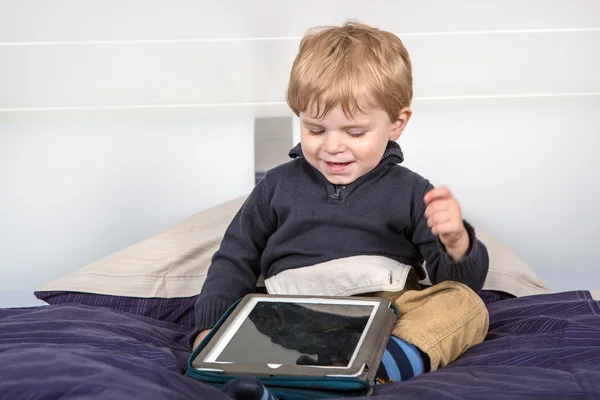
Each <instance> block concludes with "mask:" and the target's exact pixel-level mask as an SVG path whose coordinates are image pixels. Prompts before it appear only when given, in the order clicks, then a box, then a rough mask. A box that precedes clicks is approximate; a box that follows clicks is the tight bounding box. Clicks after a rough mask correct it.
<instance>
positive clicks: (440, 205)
mask: <svg viewBox="0 0 600 400" xmlns="http://www.w3.org/2000/svg"><path fill="white" fill-rule="evenodd" d="M449 209H450V203H449V202H448V201H447V200H435V201H432V202H431V203H429V205H428V206H427V208H426V209H425V218H429V217H431V216H432V215H434V214H437V213H440V212H445V211H448V210H449Z"/></svg>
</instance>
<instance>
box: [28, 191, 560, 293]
mask: <svg viewBox="0 0 600 400" xmlns="http://www.w3.org/2000/svg"><path fill="white" fill-rule="evenodd" d="M245 199H246V196H242V197H238V198H236V199H233V200H231V201H228V202H226V203H223V204H220V205H218V206H216V207H213V208H210V209H207V210H205V211H202V212H200V213H198V214H195V215H192V216H191V217H188V218H186V219H184V220H183V221H180V222H179V223H177V224H175V225H173V226H172V227H170V228H168V229H167V230H165V231H163V232H161V233H159V234H157V235H154V236H152V237H150V238H148V239H146V240H143V241H141V242H139V243H137V244H135V245H133V246H130V247H128V248H125V249H123V250H120V251H118V252H116V253H114V254H111V255H109V256H107V257H105V258H102V259H100V260H98V261H96V262H93V263H91V264H89V265H87V266H85V267H83V268H81V269H79V270H76V271H74V272H72V273H70V274H68V275H66V276H64V277H61V278H59V279H57V280H55V281H52V282H49V283H47V284H45V285H43V286H42V287H41V288H39V289H38V290H39V291H76V292H86V293H96V294H105V295H115V296H132V297H163V298H171V297H189V296H194V295H197V294H198V293H199V292H200V289H201V287H202V285H203V283H204V280H205V279H206V272H207V270H208V267H209V265H210V260H211V258H212V255H213V254H214V252H215V251H216V250H217V249H218V247H219V244H220V242H221V239H222V237H223V234H224V232H225V230H226V229H227V226H228V225H229V223H230V222H231V220H232V219H233V217H234V216H235V214H236V213H237V211H238V210H239V208H240V207H241V206H242V204H243V202H244V201H245ZM475 229H476V231H477V235H478V237H479V238H480V239H481V241H482V242H483V243H484V244H485V245H486V246H487V248H488V252H489V254H490V271H489V274H488V278H487V280H486V283H485V286H484V289H487V290H499V291H503V292H507V293H510V294H512V295H515V296H526V295H532V294H541V293H548V292H549V290H548V289H547V288H546V287H545V286H544V284H543V282H542V281H541V279H540V278H539V277H538V276H537V275H536V274H535V273H534V272H533V270H532V269H531V268H529V266H528V265H527V264H526V263H525V262H523V260H521V259H520V258H519V257H518V256H517V255H516V254H515V253H514V252H513V251H512V250H510V249H509V248H508V247H507V246H505V245H503V244H501V243H500V242H498V241H497V240H496V239H494V238H493V237H492V236H491V235H490V234H489V233H487V232H486V231H484V230H482V229H480V228H478V227H475Z"/></svg>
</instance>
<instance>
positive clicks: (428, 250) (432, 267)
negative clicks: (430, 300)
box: [412, 182, 489, 292]
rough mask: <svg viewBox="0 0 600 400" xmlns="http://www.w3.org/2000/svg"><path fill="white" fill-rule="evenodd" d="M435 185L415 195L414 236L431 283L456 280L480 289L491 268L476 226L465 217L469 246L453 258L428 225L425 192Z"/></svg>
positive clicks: (428, 185)
mask: <svg viewBox="0 0 600 400" xmlns="http://www.w3.org/2000/svg"><path fill="white" fill-rule="evenodd" d="M431 189H433V186H432V185H431V184H430V183H429V182H427V185H426V187H425V189H424V190H417V191H415V198H413V212H414V214H413V227H414V229H413V237H412V242H413V243H414V245H415V246H417V248H418V249H419V251H420V253H421V255H422V256H423V259H424V260H425V268H426V269H427V274H428V275H429V279H430V281H431V283H432V284H434V285H435V284H437V283H440V282H443V281H455V282H459V283H463V284H465V285H467V286H469V287H470V288H471V289H472V290H473V291H475V292H479V291H480V290H481V289H482V288H483V285H484V283H485V279H486V277H487V273H488V268H489V256H488V252H487V248H486V247H485V245H484V244H483V243H481V241H479V240H478V239H477V237H476V234H475V230H474V229H473V227H472V226H471V225H470V224H469V223H468V222H466V221H463V223H464V225H465V228H466V230H467V233H468V235H469V249H468V250H467V254H466V255H465V256H464V257H463V258H462V260H459V261H454V260H453V259H452V258H451V257H450V256H449V255H448V253H447V252H446V249H445V247H444V245H443V244H442V242H441V241H440V240H439V238H438V237H437V236H435V235H434V234H433V233H432V232H431V229H430V228H429V227H428V226H427V218H426V217H425V201H424V197H425V194H426V193H427V192H428V191H429V190H431Z"/></svg>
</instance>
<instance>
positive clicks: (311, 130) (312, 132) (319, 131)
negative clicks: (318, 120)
mask: <svg viewBox="0 0 600 400" xmlns="http://www.w3.org/2000/svg"><path fill="white" fill-rule="evenodd" d="M308 132H309V133H310V134H311V135H320V134H321V133H323V132H325V131H323V130H316V129H309V130H308Z"/></svg>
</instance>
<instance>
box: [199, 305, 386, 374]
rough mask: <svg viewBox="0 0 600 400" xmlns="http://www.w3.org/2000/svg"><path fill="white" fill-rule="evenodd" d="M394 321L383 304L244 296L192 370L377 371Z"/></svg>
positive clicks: (277, 371)
mask: <svg viewBox="0 0 600 400" xmlns="http://www.w3.org/2000/svg"><path fill="white" fill-rule="evenodd" d="M394 322H395V315H394V313H393V311H392V310H391V308H390V302H389V300H387V299H383V298H375V297H315V296H291V295H290V296H279V295H277V296H274V295H263V294H250V295H248V296H246V297H244V299H243V300H242V301H241V302H240V303H239V304H238V305H237V307H236V308H235V309H234V310H233V312H231V314H230V315H228V316H227V317H226V319H225V321H224V323H223V324H222V325H221V326H220V327H219V326H217V327H215V329H214V330H213V331H214V332H212V333H214V336H213V337H212V338H210V340H209V341H208V343H207V344H206V345H205V347H204V348H203V349H202V350H201V351H200V352H199V353H198V356H197V357H196V358H195V359H194V360H193V362H192V366H193V367H194V368H196V369H198V370H203V371H212V372H222V373H224V374H232V375H254V376H261V375H264V376H280V375H287V376H349V377H357V376H360V375H364V374H366V373H367V371H366V370H369V369H375V370H376V369H377V367H378V365H379V362H380V358H381V355H382V354H383V350H384V349H385V346H386V344H387V341H388V339H389V335H390V334H391V330H392V328H393V324H394Z"/></svg>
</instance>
